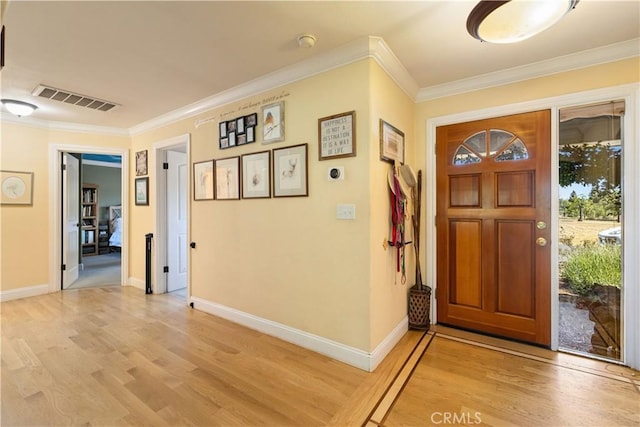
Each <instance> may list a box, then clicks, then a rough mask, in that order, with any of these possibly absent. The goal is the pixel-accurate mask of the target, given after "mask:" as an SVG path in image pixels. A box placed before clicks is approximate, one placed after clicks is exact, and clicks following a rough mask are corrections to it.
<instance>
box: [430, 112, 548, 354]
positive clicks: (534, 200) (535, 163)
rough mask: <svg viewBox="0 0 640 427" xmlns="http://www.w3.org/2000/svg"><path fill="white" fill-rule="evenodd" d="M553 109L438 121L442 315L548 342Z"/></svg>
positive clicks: (442, 319)
mask: <svg viewBox="0 0 640 427" xmlns="http://www.w3.org/2000/svg"><path fill="white" fill-rule="evenodd" d="M550 117H551V115H550V111H549V110H544V111H538V112H532V113H525V114H518V115H513V116H506V117H500V118H494V119H487V120H480V121H474V122H468V123H462V124H455V125H449V126H443V127H439V128H438V129H437V151H436V156H437V159H436V173H437V183H436V185H437V218H436V221H437V245H438V250H437V270H438V271H437V280H438V284H437V307H438V323H443V324H449V325H453V326H458V327H462V328H466V329H471V330H476V331H480V332H485V333H489V334H493V335H499V336H504V337H509V338H514V339H518V340H522V341H528V342H532V343H537V344H543V345H547V346H548V345H550V341H551V320H550V319H551V307H550V285H551V284H550V264H551V251H550V248H549V236H550V229H549V219H550V216H551V212H550V203H551V200H550V199H551V198H550V192H551V186H550V166H551V165H550V145H551V144H550V140H551V131H550V126H551V125H550Z"/></svg>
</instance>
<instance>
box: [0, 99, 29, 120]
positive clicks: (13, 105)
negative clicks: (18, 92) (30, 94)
mask: <svg viewBox="0 0 640 427" xmlns="http://www.w3.org/2000/svg"><path fill="white" fill-rule="evenodd" d="M0 102H2V104H4V107H5V108H6V109H7V110H9V112H10V113H11V114H13V115H15V116H18V117H23V116H28V115H30V114H31V113H33V112H34V111H35V110H37V109H38V107H37V106H36V105H33V104H29V103H28V102H23V101H16V100H15V99H0Z"/></svg>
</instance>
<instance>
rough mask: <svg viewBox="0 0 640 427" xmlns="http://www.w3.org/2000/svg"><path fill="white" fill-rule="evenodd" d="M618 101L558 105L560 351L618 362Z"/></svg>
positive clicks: (620, 283) (620, 305)
mask: <svg viewBox="0 0 640 427" xmlns="http://www.w3.org/2000/svg"><path fill="white" fill-rule="evenodd" d="M624 111H625V102H624V101H611V102H606V103H599V104H593V105H584V106H578V107H571V108H563V109H560V110H559V141H558V142H559V143H558V161H559V162H558V172H559V191H558V196H559V201H558V206H559V209H560V212H559V215H558V216H559V221H558V224H559V230H558V236H559V242H558V251H559V253H558V271H559V279H558V280H559V287H558V288H559V292H558V299H559V349H560V350H561V351H567V352H574V353H579V354H583V355H588V356H591V357H596V358H604V359H607V360H612V361H622V358H623V354H624V340H623V333H622V319H623V305H624V304H623V300H624V285H623V273H622V272H623V271H624V270H623V236H624V229H623V220H622V212H623V206H624V197H623V195H624V191H623V184H624V183H623V181H622V177H623V176H624V174H623V171H622V165H623V163H624V162H623V156H624V135H623V131H622V130H623V123H624Z"/></svg>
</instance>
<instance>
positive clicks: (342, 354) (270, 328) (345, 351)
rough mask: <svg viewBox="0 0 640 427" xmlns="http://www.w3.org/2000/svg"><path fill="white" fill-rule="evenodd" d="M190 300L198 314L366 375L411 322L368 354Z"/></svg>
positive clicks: (213, 305) (278, 325) (280, 324)
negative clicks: (340, 363) (362, 371)
mask: <svg viewBox="0 0 640 427" xmlns="http://www.w3.org/2000/svg"><path fill="white" fill-rule="evenodd" d="M189 300H190V302H191V303H192V304H193V306H192V307H193V308H195V309H196V310H200V311H203V312H205V313H209V314H212V315H214V316H218V317H221V318H223V319H226V320H229V321H231V322H234V323H237V324H239V325H242V326H246V327H247V328H250V329H254V330H256V331H259V332H262V333H264V334H267V335H270V336H273V337H276V338H279V339H281V340H283V341H286V342H289V343H292V344H295V345H297V346H300V347H303V348H306V349H308V350H312V351H315V352H316V353H320V354H323V355H325V356H328V357H331V358H332V359H335V360H339V361H341V362H344V363H346V364H348V365H351V366H354V367H356V368H359V369H362V370H365V371H367V372H373V370H374V369H375V368H376V367H377V366H378V364H379V363H380V362H381V361H382V360H383V359H384V358H385V356H386V355H387V354H388V353H389V352H390V351H391V349H392V348H393V346H394V345H395V344H396V343H397V342H398V341H399V340H400V338H402V336H404V334H405V333H406V332H407V328H408V319H407V318H406V317H405V318H404V319H402V321H401V322H400V324H399V325H398V326H396V327H395V328H394V329H393V331H392V332H391V333H390V334H389V335H388V336H387V337H386V338H385V339H384V340H383V341H382V343H380V345H378V346H377V347H376V348H375V350H374V351H373V352H372V353H367V352H366V351H364V350H360V349H357V348H355V347H351V346H348V345H345V344H341V343H339V342H337V341H333V340H330V339H327V338H324V337H321V336H318V335H314V334H310V333H308V332H305V331H301V330H299V329H296V328H292V327H290V326H287V325H284V324H282V323H278V322H274V321H271V320H268V319H263V318H261V317H258V316H254V315H253V314H249V313H245V312H243V311H240V310H236V309H234V308H231V307H226V306H224V305H221V304H217V303H215V302H211V301H207V300H205V299H202V298H198V297H194V296H192V297H191V298H190V299H189Z"/></svg>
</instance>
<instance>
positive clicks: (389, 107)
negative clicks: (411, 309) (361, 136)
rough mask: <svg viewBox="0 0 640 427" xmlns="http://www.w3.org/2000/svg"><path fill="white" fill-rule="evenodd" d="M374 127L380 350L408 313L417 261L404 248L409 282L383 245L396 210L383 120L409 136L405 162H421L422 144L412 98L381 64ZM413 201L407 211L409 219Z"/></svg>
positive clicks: (374, 82) (374, 330)
mask: <svg viewBox="0 0 640 427" xmlns="http://www.w3.org/2000/svg"><path fill="white" fill-rule="evenodd" d="M370 92H371V113H370V116H371V120H370V124H371V129H370V135H371V140H370V146H371V147H372V150H371V152H370V153H369V161H370V170H371V180H370V182H369V188H370V193H371V200H370V205H371V222H370V230H369V238H370V244H369V257H370V259H371V283H370V293H369V301H370V305H371V308H370V309H371V313H370V316H369V322H370V324H371V330H370V342H371V349H373V348H375V346H376V345H378V344H379V343H380V342H381V341H382V340H383V339H384V338H385V337H386V336H387V335H388V334H389V332H390V331H391V330H392V329H393V328H394V327H396V326H397V325H398V324H399V323H400V322H401V321H402V319H403V318H404V317H405V316H406V315H407V292H408V289H409V288H410V287H411V286H412V285H414V284H415V270H414V265H415V263H414V257H415V254H414V252H413V249H412V247H411V246H409V247H407V248H406V249H405V272H406V281H405V282H404V283H403V280H402V273H398V272H397V266H396V251H397V250H396V249H394V248H392V247H388V248H387V249H386V250H385V249H384V247H383V241H385V240H389V239H390V238H391V208H390V201H389V186H388V178H387V176H388V173H389V171H390V170H391V164H390V163H387V162H382V161H380V148H379V144H380V137H379V134H380V130H379V126H380V125H379V121H380V119H383V120H384V121H386V122H387V123H389V124H391V125H392V126H394V127H396V128H397V129H399V130H400V131H402V132H403V133H404V136H405V163H407V164H409V165H412V166H414V165H415V164H416V162H415V161H416V158H415V152H416V144H417V143H418V141H417V140H416V138H415V133H414V128H415V125H414V121H413V110H414V108H415V104H414V102H413V100H412V99H411V98H410V97H409V96H408V95H407V94H406V93H405V92H403V91H402V90H401V89H400V88H399V87H398V86H397V85H396V84H395V83H394V82H393V80H392V79H391V78H390V77H389V75H388V74H387V73H385V72H384V70H382V69H381V68H380V67H379V66H377V64H376V65H375V66H373V67H372V68H371V83H370ZM416 171H417V169H416ZM411 210H412V204H411V201H410V200H409V202H408V204H407V207H406V212H407V215H410V212H411ZM410 224H411V223H410V216H407V221H406V222H405V240H412V238H413V237H412V236H413V232H412V230H411V225H410Z"/></svg>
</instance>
